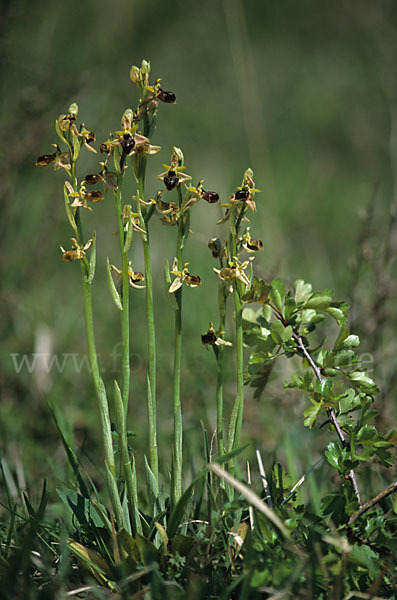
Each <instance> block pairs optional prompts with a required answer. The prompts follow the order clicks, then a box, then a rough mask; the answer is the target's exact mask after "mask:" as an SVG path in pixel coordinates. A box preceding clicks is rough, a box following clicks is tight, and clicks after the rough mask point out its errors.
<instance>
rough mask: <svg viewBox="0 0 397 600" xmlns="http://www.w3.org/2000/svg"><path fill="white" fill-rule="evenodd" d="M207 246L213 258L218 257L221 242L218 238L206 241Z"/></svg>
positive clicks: (220, 250)
mask: <svg viewBox="0 0 397 600" xmlns="http://www.w3.org/2000/svg"><path fill="white" fill-rule="evenodd" d="M208 248H209V249H210V250H211V252H212V256H213V257H214V258H219V256H220V255H221V252H222V242H221V240H220V239H219V238H212V239H210V241H209V242H208Z"/></svg>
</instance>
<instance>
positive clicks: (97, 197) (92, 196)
mask: <svg viewBox="0 0 397 600" xmlns="http://www.w3.org/2000/svg"><path fill="white" fill-rule="evenodd" d="M84 199H85V200H88V202H101V200H103V194H102V192H100V191H99V190H93V191H92V192H86V193H85V194H84Z"/></svg>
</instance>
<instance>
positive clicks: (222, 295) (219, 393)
mask: <svg viewBox="0 0 397 600" xmlns="http://www.w3.org/2000/svg"><path fill="white" fill-rule="evenodd" d="M221 267H222V261H221ZM226 299H227V292H226V286H225V284H224V283H223V282H221V283H219V290H218V305H219V332H220V335H223V332H224V331H225V325H226V323H225V322H226ZM213 349H214V353H215V357H216V367H217V373H216V432H217V441H218V453H219V456H223V454H224V453H225V446H224V439H223V357H224V347H223V345H220V346H213Z"/></svg>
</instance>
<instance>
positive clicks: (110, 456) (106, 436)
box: [71, 160, 127, 526]
mask: <svg viewBox="0 0 397 600" xmlns="http://www.w3.org/2000/svg"><path fill="white" fill-rule="evenodd" d="M71 179H72V186H73V189H74V191H75V192H77V177H76V162H75V161H73V160H72V161H71ZM74 221H75V223H76V226H75V227H74V231H75V234H76V238H77V240H78V241H79V243H82V241H83V234H82V229H81V224H80V216H79V208H77V209H76V211H75V214H74ZM80 264H81V277H82V287H83V298H84V316H85V324H86V335H87V345H88V359H89V363H90V367H91V375H92V379H93V382H94V388H95V394H96V398H97V403H98V409H99V415H100V420H101V430H102V441H103V446H104V452H105V468H106V479H107V485H108V491H109V497H110V501H111V504H112V507H113V511H114V514H115V517H116V520H117V523H119V524H120V525H122V526H127V524H126V522H125V518H124V514H123V509H122V506H121V502H120V497H119V494H118V490H117V484H116V469H115V460H114V451H113V442H112V433H111V426H110V417H109V405H108V400H107V396H106V390H105V385H104V383H103V380H102V378H101V376H100V374H99V367H98V360H97V352H96V344H95V332H94V320H93V311H92V288H91V286H92V279H93V277H91V276H90V266H89V265H88V262H87V260H86V259H85V260H81V261H80Z"/></svg>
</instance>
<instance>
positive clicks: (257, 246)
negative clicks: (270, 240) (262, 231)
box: [247, 240, 263, 250]
mask: <svg viewBox="0 0 397 600" xmlns="http://www.w3.org/2000/svg"><path fill="white" fill-rule="evenodd" d="M247 248H249V249H250V250H262V249H263V242H262V240H251V241H250V242H247Z"/></svg>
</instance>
